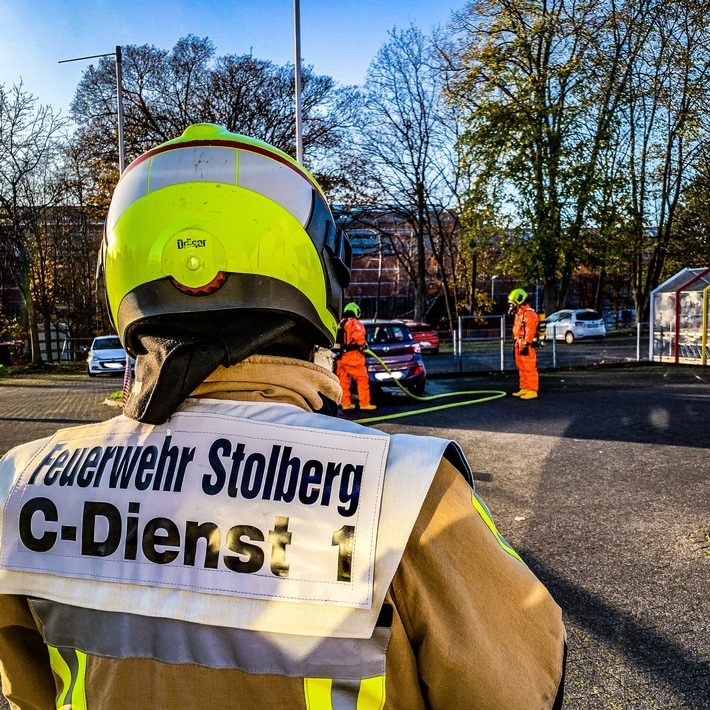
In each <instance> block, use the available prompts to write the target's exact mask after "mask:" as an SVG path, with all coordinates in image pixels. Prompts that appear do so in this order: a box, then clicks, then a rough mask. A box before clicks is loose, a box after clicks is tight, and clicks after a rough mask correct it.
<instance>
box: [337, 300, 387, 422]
mask: <svg viewBox="0 0 710 710" xmlns="http://www.w3.org/2000/svg"><path fill="white" fill-rule="evenodd" d="M365 336H366V331H365V326H364V325H363V324H362V323H361V322H360V306H358V305H357V303H348V304H347V305H346V306H345V308H343V320H341V321H340V327H339V330H338V338H337V345H340V348H339V350H336V358H337V359H336V363H337V364H336V373H337V375H338V379H339V380H340V386H341V387H342V388H343V401H342V407H343V409H344V410H348V409H355V405H354V404H353V403H352V399H351V397H350V378H351V377H352V378H353V379H354V380H355V383H356V385H357V396H358V399H359V402H360V409H366V410H372V409H377V407H376V406H375V405H374V404H371V403H370V381H369V380H368V378H367V368H366V367H365V356H364V355H363V354H362V351H363V349H364V348H365V347H367V341H366V339H365Z"/></svg>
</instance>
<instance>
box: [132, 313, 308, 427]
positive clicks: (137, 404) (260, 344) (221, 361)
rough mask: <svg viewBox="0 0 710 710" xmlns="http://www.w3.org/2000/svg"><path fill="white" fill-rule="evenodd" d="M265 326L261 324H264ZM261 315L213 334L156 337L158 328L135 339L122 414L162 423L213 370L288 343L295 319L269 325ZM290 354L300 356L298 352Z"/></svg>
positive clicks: (197, 328)
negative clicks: (132, 369)
mask: <svg viewBox="0 0 710 710" xmlns="http://www.w3.org/2000/svg"><path fill="white" fill-rule="evenodd" d="M265 321H266V322H265ZM268 321H269V318H268V317H267V318H265V317H264V314H254V313H252V314H248V315H247V314H245V315H244V317H243V318H239V319H236V322H233V323H231V324H229V325H228V326H224V327H220V328H219V329H215V328H210V327H209V325H206V326H201V325H199V324H198V323H195V324H193V326H192V327H183V328H181V329H180V331H181V332H180V333H179V334H178V335H175V334H174V332H175V330H176V329H175V328H172V329H171V330H172V331H173V332H171V333H170V334H165V335H161V334H160V329H159V328H153V327H149V328H146V330H148V331H150V333H148V332H140V330H138V331H137V332H136V334H135V337H136V339H137V340H138V341H139V343H140V346H141V349H142V350H143V352H139V353H138V354H137V357H136V367H135V374H136V378H135V383H134V385H133V388H132V390H131V394H130V396H129V398H128V402H127V403H126V406H125V409H124V414H125V415H126V416H128V417H130V418H131V419H136V420H138V421H140V422H144V423H146V424H162V423H164V422H166V421H167V420H168V419H169V418H170V416H171V415H172V414H173V412H174V411H175V410H176V409H177V408H178V407H179V406H180V404H181V403H182V402H183V400H184V399H186V398H187V397H189V396H190V394H191V393H192V392H194V390H195V389H196V387H197V386H198V385H199V384H200V383H201V382H202V381H203V380H204V379H205V378H206V377H207V376H208V375H210V374H211V373H212V372H214V371H215V370H216V369H217V367H218V366H219V365H224V366H225V367H229V366H230V365H234V364H236V363H238V362H240V361H242V360H244V359H246V358H247V357H249V356H250V355H254V354H255V353H258V352H262V351H264V350H268V349H269V348H274V347H277V344H278V343H279V342H280V341H284V340H285V341H286V342H287V343H288V342H289V332H290V331H292V329H294V327H295V326H296V325H297V321H296V319H292V318H288V317H286V318H284V317H279V319H278V322H272V323H269V322H268ZM294 350H300V351H299V352H294V356H295V357H300V356H302V355H303V352H302V349H299V348H294Z"/></svg>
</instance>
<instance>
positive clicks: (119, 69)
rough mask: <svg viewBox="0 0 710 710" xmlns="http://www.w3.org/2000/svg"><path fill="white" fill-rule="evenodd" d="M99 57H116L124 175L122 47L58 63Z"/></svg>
mask: <svg viewBox="0 0 710 710" xmlns="http://www.w3.org/2000/svg"><path fill="white" fill-rule="evenodd" d="M99 57H114V59H115V63H116V113H117V119H118V120H117V122H118V173H119V175H123V170H124V168H125V167H126V159H125V156H124V150H123V71H122V59H121V47H120V45H116V50H115V51H114V52H108V53H107V54H92V55H91V56H89V57H76V58H75V59H62V60H60V61H59V62H58V63H59V64H66V63H67V62H81V61H84V60H85V59H98V58H99Z"/></svg>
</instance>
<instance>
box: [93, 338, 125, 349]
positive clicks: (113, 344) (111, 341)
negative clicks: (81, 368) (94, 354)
mask: <svg viewBox="0 0 710 710" xmlns="http://www.w3.org/2000/svg"><path fill="white" fill-rule="evenodd" d="M122 348H123V346H122V345H121V341H120V340H119V339H118V337H115V338H101V339H100V340H99V339H98V338H97V339H96V340H94V344H93V345H92V346H91V349H92V350H121V349H122Z"/></svg>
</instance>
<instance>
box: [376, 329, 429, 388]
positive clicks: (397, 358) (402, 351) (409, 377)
mask: <svg viewBox="0 0 710 710" xmlns="http://www.w3.org/2000/svg"><path fill="white" fill-rule="evenodd" d="M362 323H363V325H364V326H365V329H366V331H367V345H368V347H369V348H370V350H372V352H373V353H375V355H377V357H379V358H380V360H382V362H384V363H385V364H386V365H387V367H388V368H389V369H390V370H391V371H392V374H391V375H390V374H389V372H387V371H386V370H385V369H384V367H382V365H381V364H380V363H379V362H377V360H375V358H373V357H372V356H370V355H366V356H365V367H367V375H368V377H369V379H370V388H371V389H372V390H373V391H375V392H377V390H379V389H381V388H383V387H397V384H396V382H400V383H401V384H402V385H404V386H405V387H406V388H407V389H408V390H409V391H410V392H412V394H416V395H420V394H422V393H423V392H424V386H425V384H426V368H425V367H424V360H422V353H421V346H420V345H419V343H418V342H417V341H416V340H415V339H414V337H413V336H412V333H411V331H410V330H409V328H408V327H407V326H406V325H405V324H404V323H403V322H402V321H383V320H377V321H372V320H363V321H362Z"/></svg>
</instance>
